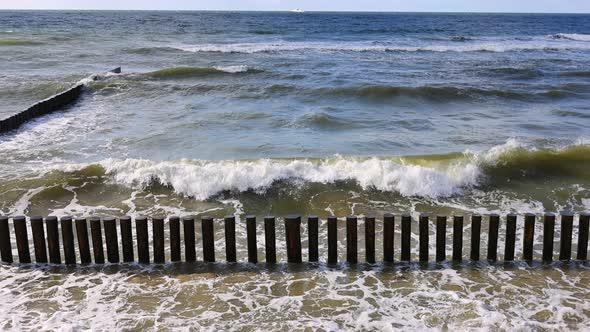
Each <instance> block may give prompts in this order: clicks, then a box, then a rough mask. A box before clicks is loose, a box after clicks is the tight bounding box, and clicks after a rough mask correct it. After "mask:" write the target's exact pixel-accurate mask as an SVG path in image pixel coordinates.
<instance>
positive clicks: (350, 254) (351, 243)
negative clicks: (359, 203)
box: [346, 216, 358, 264]
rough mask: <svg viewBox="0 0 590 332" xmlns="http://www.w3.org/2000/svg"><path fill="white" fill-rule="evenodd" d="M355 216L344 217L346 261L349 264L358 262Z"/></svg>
mask: <svg viewBox="0 0 590 332" xmlns="http://www.w3.org/2000/svg"><path fill="white" fill-rule="evenodd" d="M357 221H358V219H357V217H356V216H347V217H346V261H347V262H348V263H349V264H356V263H357V262H358V245H357V243H358V242H357V241H358V240H357Z"/></svg>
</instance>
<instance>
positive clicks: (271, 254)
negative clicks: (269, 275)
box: [264, 216, 277, 264]
mask: <svg viewBox="0 0 590 332" xmlns="http://www.w3.org/2000/svg"><path fill="white" fill-rule="evenodd" d="M275 232H276V231H275V217H274V216H266V217H264V247H265V249H264V252H265V254H266V263H268V264H274V263H276V262H277V242H276V234H275Z"/></svg>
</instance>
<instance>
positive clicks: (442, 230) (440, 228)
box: [436, 216, 447, 262]
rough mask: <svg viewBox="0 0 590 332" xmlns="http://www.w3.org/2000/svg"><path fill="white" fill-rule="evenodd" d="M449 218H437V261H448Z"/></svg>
mask: <svg viewBox="0 0 590 332" xmlns="http://www.w3.org/2000/svg"><path fill="white" fill-rule="evenodd" d="M446 250H447V216H436V261H437V262H442V261H444V260H445V259H447V253H446Z"/></svg>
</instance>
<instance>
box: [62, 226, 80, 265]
mask: <svg viewBox="0 0 590 332" xmlns="http://www.w3.org/2000/svg"><path fill="white" fill-rule="evenodd" d="M60 223H61V238H62V241H63V244H64V259H65V263H66V264H76V250H75V249H74V230H73V227H72V217H69V216H66V217H61V219H60Z"/></svg>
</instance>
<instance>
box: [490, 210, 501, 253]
mask: <svg viewBox="0 0 590 332" xmlns="http://www.w3.org/2000/svg"><path fill="white" fill-rule="evenodd" d="M489 225H490V229H489V236H488V260H489V261H492V262H495V261H497V260H498V230H499V228H500V216H499V215H497V214H491V215H490V219H489Z"/></svg>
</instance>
